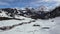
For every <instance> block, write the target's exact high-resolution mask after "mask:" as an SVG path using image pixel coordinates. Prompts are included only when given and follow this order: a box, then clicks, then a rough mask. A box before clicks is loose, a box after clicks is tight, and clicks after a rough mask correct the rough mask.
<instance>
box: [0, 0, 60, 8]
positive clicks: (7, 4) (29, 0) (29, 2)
mask: <svg viewBox="0 0 60 34" xmlns="http://www.w3.org/2000/svg"><path fill="white" fill-rule="evenodd" d="M42 5H43V6H47V7H49V8H52V7H56V6H58V5H60V0H0V8H15V7H18V8H23V7H27V6H29V7H34V8H35V7H39V6H42Z"/></svg>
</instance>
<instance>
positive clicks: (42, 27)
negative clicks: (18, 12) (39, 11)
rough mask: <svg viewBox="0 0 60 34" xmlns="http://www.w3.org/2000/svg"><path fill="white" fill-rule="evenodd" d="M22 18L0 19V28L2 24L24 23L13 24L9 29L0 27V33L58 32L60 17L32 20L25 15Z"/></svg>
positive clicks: (44, 33) (31, 33)
mask: <svg viewBox="0 0 60 34" xmlns="http://www.w3.org/2000/svg"><path fill="white" fill-rule="evenodd" d="M22 19H25V20H5V21H0V28H1V27H3V26H12V25H16V24H19V23H24V24H22V25H18V26H15V27H14V28H12V29H10V30H9V29H8V30H1V29H0V33H1V34H60V17H56V18H53V19H48V20H41V19H37V20H34V19H31V18H26V17H25V18H24V17H22ZM32 21H34V22H32ZM26 22H27V23H26ZM28 22H31V23H28ZM34 25H35V26H34ZM38 25H39V26H38Z"/></svg>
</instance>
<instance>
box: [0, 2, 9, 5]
mask: <svg viewBox="0 0 60 34" xmlns="http://www.w3.org/2000/svg"><path fill="white" fill-rule="evenodd" d="M0 5H7V6H9V5H10V4H9V3H7V2H0Z"/></svg>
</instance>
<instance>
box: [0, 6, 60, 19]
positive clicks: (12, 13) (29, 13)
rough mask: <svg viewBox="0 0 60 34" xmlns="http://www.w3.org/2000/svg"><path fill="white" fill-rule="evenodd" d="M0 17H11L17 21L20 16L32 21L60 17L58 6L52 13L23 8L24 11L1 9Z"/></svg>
mask: <svg viewBox="0 0 60 34" xmlns="http://www.w3.org/2000/svg"><path fill="white" fill-rule="evenodd" d="M0 15H3V16H4V17H12V18H18V19H19V17H20V16H24V17H28V18H32V19H49V18H54V17H58V16H60V6H59V7H56V8H55V9H53V10H52V11H44V10H42V11H41V10H37V9H34V8H30V9H29V8H25V9H24V10H22V9H16V8H2V9H0ZM0 17H2V16H0Z"/></svg>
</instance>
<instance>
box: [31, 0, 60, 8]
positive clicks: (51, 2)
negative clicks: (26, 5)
mask: <svg viewBox="0 0 60 34" xmlns="http://www.w3.org/2000/svg"><path fill="white" fill-rule="evenodd" d="M30 5H31V6H35V7H38V6H41V5H44V6H48V7H49V8H52V7H56V6H59V5H60V0H35V1H34V2H31V3H30Z"/></svg>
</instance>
